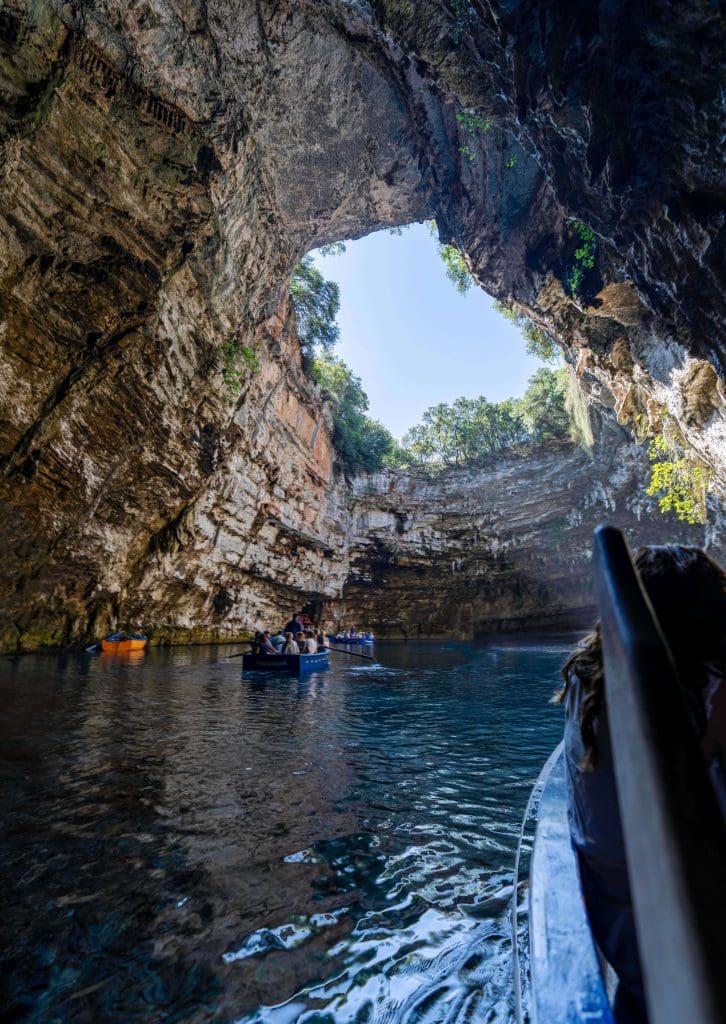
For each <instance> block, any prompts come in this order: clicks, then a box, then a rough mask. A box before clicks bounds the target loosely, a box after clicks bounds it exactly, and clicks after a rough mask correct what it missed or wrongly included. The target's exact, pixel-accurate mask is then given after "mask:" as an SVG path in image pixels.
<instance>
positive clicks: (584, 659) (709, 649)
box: [556, 545, 726, 1024]
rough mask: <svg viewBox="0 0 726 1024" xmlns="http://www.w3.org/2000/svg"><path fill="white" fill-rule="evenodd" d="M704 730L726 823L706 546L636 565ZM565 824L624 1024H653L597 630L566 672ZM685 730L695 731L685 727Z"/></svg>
mask: <svg viewBox="0 0 726 1024" xmlns="http://www.w3.org/2000/svg"><path fill="white" fill-rule="evenodd" d="M635 565H636V568H637V569H638V572H639V574H640V578H641V581H642V583H643V586H644V587H645V590H646V593H647V594H648V597H649V599H650V601H651V604H652V605H653V609H654V611H655V614H656V617H657V619H658V622H659V624H660V626H661V629H662V630H663V634H664V636H665V639H666V641H667V643H668V646H669V648H670V651H671V654H672V655H673V659H674V662H675V666H676V669H677V671H678V675H679V678H680V681H681V685H682V687H683V692H684V697H685V701H686V704H687V705H688V707H689V708H690V709H691V712H692V718H693V720H694V722H695V723H696V726H697V728H698V731H699V734H700V739H701V746H702V749H703V753H704V756H705V758H706V761H707V764H708V769H709V773H710V776H711V780H712V783H713V785H714V789H715V790H716V796H717V797H718V799H719V802H720V805H721V808H722V811H723V812H724V816H725V818H726V774H725V773H724V768H725V766H726V630H725V629H724V623H725V622H726V572H724V570H723V569H722V568H721V567H720V566H719V565H718V564H717V563H716V562H714V561H713V560H712V559H710V558H709V557H708V555H706V554H705V552H703V551H701V550H700V549H699V548H687V547H681V546H679V545H668V546H665V547H648V548H643V549H641V550H640V551H639V552H638V553H637V555H636V557H635ZM562 675H563V677H564V686H563V688H562V689H561V691H560V692H559V694H558V695H557V697H556V699H557V700H558V701H560V702H562V703H564V704H565V708H566V721H565V768H566V774H567V786H568V819H569V824H570V835H571V839H572V844H573V846H574V849H575V852H576V856H577V861H578V866H579V871H580V879H581V883H582V888H583V894H584V897H585V904H586V907H587V912H588V917H589V920H590V927H591V929H592V932H593V936H594V938H595V940H596V942H597V945H598V946H599V948H600V950H601V951H602V953H603V954H604V956H605V958H606V959H607V960H608V961H609V963H610V964H611V965H612V967H613V969H614V970H615V973H616V974H617V976H618V981H619V984H618V989H617V993H616V998H615V1004H614V1007H613V1010H614V1015H615V1019H616V1021H617V1022H618V1024H635V1022H638V1024H641V1022H645V1021H647V1019H648V1018H647V1012H646V1004H645V993H644V987H643V978H642V974H641V967H640V956H639V953H638V942H637V938H636V933H635V920H634V915H633V908H632V904H631V897H630V885H629V881H628V873H627V867H626V860H625V847H624V841H623V834H622V827H621V823H620V812H619V809H618V802H617V792H616V788H615V775H614V769H613V763H612V755H611V750H610V738H609V732H608V724H607V716H606V714H605V690H604V672H603V661H602V647H601V636H600V626H599V623H598V624H596V626H595V628H594V630H593V632H592V633H590V634H589V636H587V637H586V638H585V640H584V641H583V642H582V644H581V646H580V647H578V648H577V649H576V650H575V651H574V652H573V653H572V654H571V655H570V657H569V658H568V659H567V661H566V662H565V664H564V665H563V668H562ZM684 727H688V726H687V725H685V726H684Z"/></svg>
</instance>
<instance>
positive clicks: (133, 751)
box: [0, 643, 566, 1024]
mask: <svg viewBox="0 0 726 1024" xmlns="http://www.w3.org/2000/svg"><path fill="white" fill-rule="evenodd" d="M565 650H566V647H565V646H564V645H558V644H552V643H548V644H546V645H544V646H542V645H540V646H539V647H538V646H536V645H535V646H532V645H529V644H526V645H520V646H519V647H517V646H513V647H507V646H504V645H500V646H496V647H489V648H486V647H475V646H471V645H452V644H433V645H425V644H410V645H401V646H400V647H395V646H392V645H386V646H383V645H381V646H380V647H379V648H378V649H377V653H378V655H379V657H380V658H381V660H382V662H383V664H382V665H378V666H376V665H371V664H366V663H362V664H360V665H358V664H356V662H355V659H352V658H351V659H345V661H344V659H343V658H342V657H341V658H339V659H338V660H337V661H335V660H334V659H333V657H331V668H330V669H329V671H328V672H327V673H319V674H312V675H311V676H310V677H304V678H302V679H299V680H298V679H295V678H288V677H276V678H272V677H269V678H264V679H255V680H249V679H242V678H241V675H240V665H239V660H236V661H235V660H231V661H224V660H223V658H224V655H225V653H233V652H234V649H227V650H225V649H224V648H219V649H209V648H196V649H187V650H181V651H178V652H169V651H156V650H153V649H148V650H147V651H144V652H139V653H140V654H141V655H142V658H141V659H139V661H138V662H137V661H136V660H129V659H128V657H127V658H118V657H116V658H113V657H111V658H106V657H99V656H97V657H92V656H87V655H78V656H76V655H62V656H58V657H45V656H43V657H41V656H37V657H26V658H17V659H12V660H6V661H4V662H2V663H0V698H1V699H2V703H3V707H4V709H5V713H4V716H3V718H2V722H1V723H0V743H1V745H0V751H1V752H2V760H1V762H0V764H1V766H2V774H3V785H2V791H1V792H0V818H1V819H2V824H3V827H4V835H5V839H6V841H5V851H6V861H5V878H4V885H5V888H4V890H3V914H2V921H1V922H0V940H1V941H2V948H3V949H4V950H6V961H5V963H4V964H3V968H2V972H1V977H2V981H1V982H0V985H2V990H0V998H2V1000H3V1005H5V1006H7V1007H8V1008H9V1009H8V1011H7V1014H8V1015H7V1017H6V1018H4V1019H8V1020H28V1021H32V1022H34V1024H35V1022H37V1024H41V1022H42V1024H51V1022H57V1021H73V1022H86V1021H88V1022H89V1024H90V1022H91V1021H93V1022H94V1024H95V1022H97V1021H99V1020H103V1021H105V1022H111V1024H113V1022H121V1021H124V1022H128V1021H142V1020H143V1021H150V1020H165V1021H167V1020H168V1021H183V1022H197V1021H199V1022H201V1021H210V1020H215V1021H217V1020H218V1021H232V1020H236V1021H240V1022H242V1021H245V1022H254V1021H257V1022H262V1021H274V1022H287V1021H290V1022H292V1021H309V1022H312V1021H316V1022H321V1021H331V1022H332V1021H336V1022H337V1021H341V1022H342V1021H354V1020H355V1021H364V1020H365V1021H393V1020H395V1021H399V1020H401V1021H402V1020H410V1021H417V1022H421V1021H424V1020H425V1021H432V1022H433V1021H444V1020H454V1019H457V1020H458V1019H466V1020H471V1021H485V1020H486V1021H491V1020H499V1021H505V1020H508V1019H509V1014H510V981H509V975H508V971H509V963H508V956H509V953H508V948H507V940H506V937H505V934H504V916H503V914H504V909H505V904H506V900H507V898H508V896H509V894H510V886H511V880H510V876H509V874H508V872H509V871H510V870H511V860H512V850H513V846H514V843H515V840H516V833H517V828H518V822H519V818H520V816H521V813H522V810H523V807H524V804H525V802H526V797H527V791H528V788H529V786H530V784H531V781H532V780H533V778H534V776H535V775H536V772H537V770H538V767H539V765H540V764H541V763H542V761H543V760H544V758H545V756H546V754H547V752H548V751H549V749H550V748H551V746H552V745H553V744H554V742H555V739H556V736H557V733H558V732H559V730H560V727H561V723H560V718H559V713H558V712H557V711H556V710H555V709H552V708H550V707H549V706H548V705H547V703H546V701H547V697H548V695H549V693H550V691H551V689H552V687H553V685H554V683H555V680H556V668H557V665H558V664H559V662H560V661H561V660H562V657H563V654H564V652H565Z"/></svg>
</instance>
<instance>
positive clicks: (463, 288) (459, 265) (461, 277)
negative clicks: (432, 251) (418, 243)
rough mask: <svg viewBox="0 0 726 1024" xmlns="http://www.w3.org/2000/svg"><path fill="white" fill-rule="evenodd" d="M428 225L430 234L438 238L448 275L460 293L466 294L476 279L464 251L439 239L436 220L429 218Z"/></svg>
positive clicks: (440, 252) (440, 254) (440, 253)
mask: <svg viewBox="0 0 726 1024" xmlns="http://www.w3.org/2000/svg"><path fill="white" fill-rule="evenodd" d="M426 227H427V228H428V229H429V234H430V235H433V237H434V238H436V240H437V244H438V247H439V256H440V257H441V260H442V262H443V264H444V267H445V268H446V276H447V277H448V279H449V280H450V281H451V283H452V284H453V286H454V288H456V290H457V292H458V293H459V295H466V293H467V292H468V291H469V289H470V288H471V286H472V283H473V280H474V279H473V277H472V276H471V271H470V270H469V267H468V266H467V263H466V260H465V259H464V254H463V252H462V251H461V249H458V248H457V247H456V246H455V245H448V244H444V243H443V242H439V241H438V234H439V229H438V227H437V224H436V221H435V220H427V221H426Z"/></svg>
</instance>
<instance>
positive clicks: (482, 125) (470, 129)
mask: <svg viewBox="0 0 726 1024" xmlns="http://www.w3.org/2000/svg"><path fill="white" fill-rule="evenodd" d="M456 120H457V121H458V122H459V124H460V125H461V127H462V128H463V129H464V131H465V132H466V133H467V135H470V136H471V137H472V139H473V138H476V136H477V135H478V134H479V133H480V132H486V131H489V128H490V127H491V125H490V124H489V122H488V121H487V120H485V118H483V117H482V116H481V115H480V114H472V113H471V111H469V110H460V111H459V112H458V113H457V115H456ZM459 152H460V153H462V154H463V155H464V156H465V157H466V158H467V160H468V161H469V162H470V163H473V162H474V161H475V160H476V153H475V152H474V150H473V149H472V148H471V146H470V145H469V143H468V142H465V143H464V144H463V145H461V146H459Z"/></svg>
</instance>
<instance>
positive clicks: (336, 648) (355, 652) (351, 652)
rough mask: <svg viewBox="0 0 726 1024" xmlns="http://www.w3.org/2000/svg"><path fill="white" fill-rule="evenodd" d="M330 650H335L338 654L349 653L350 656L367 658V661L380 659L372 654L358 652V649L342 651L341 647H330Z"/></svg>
mask: <svg viewBox="0 0 726 1024" xmlns="http://www.w3.org/2000/svg"><path fill="white" fill-rule="evenodd" d="M328 650H329V651H335V653H336V654H347V655H348V657H349V658H365V660H366V661H378V658H372V657H371V655H370V654H358V652H357V651H341V649H340V648H339V647H329V648H328Z"/></svg>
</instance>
